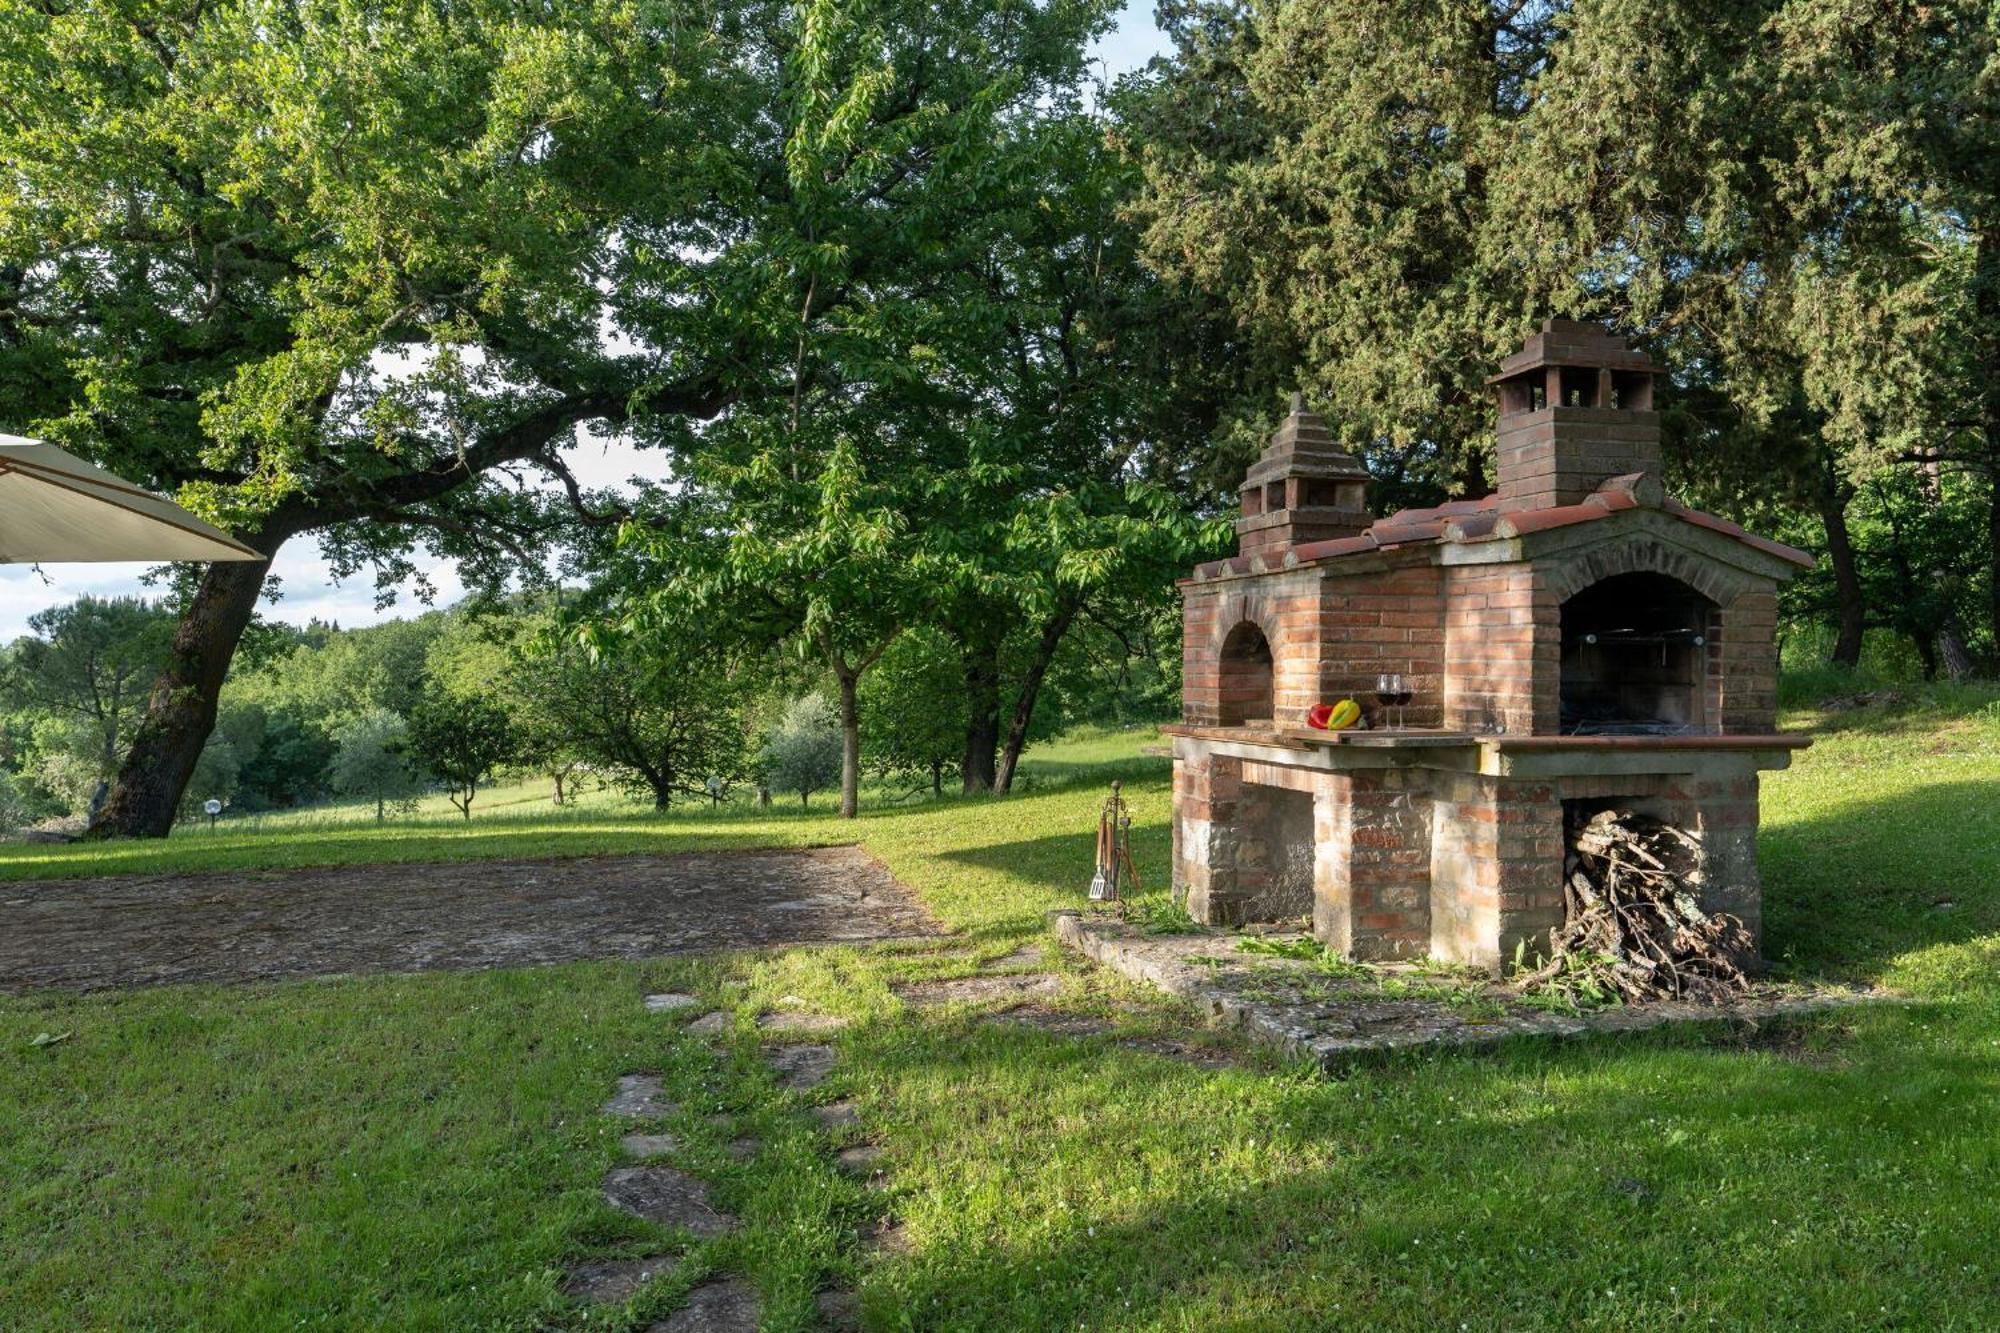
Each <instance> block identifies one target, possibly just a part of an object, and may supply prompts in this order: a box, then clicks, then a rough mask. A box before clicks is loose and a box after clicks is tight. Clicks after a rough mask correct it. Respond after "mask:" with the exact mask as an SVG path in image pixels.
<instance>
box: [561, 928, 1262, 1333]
mask: <svg viewBox="0 0 2000 1333" xmlns="http://www.w3.org/2000/svg"><path fill="white" fill-rule="evenodd" d="M1042 962H1043V951H1042V950H1041V949H1040V948H1039V947H1027V948H1022V949H1017V950H1015V951H1014V952H1012V953H1010V954H1008V955H1006V956H1005V957H1003V958H998V959H993V960H991V961H989V962H987V963H986V964H984V965H983V966H982V968H981V970H980V971H979V973H978V974H977V975H974V976H970V977H958V978H952V979H949V980H944V981H931V982H919V983H913V984H910V985H904V986H899V987H897V988H896V993H897V994H899V995H900V996H902V998H903V999H904V1000H905V1001H906V1002H908V1003H910V1004H913V1005H918V1006H932V1005H944V1004H957V1003H973V1004H990V1005H993V1006H996V1007H997V1010H998V1011H997V1012H988V1013H987V1014H986V1015H985V1021H987V1022H994V1023H1007V1024H1014V1025H1018V1026H1026V1027H1033V1028H1035V1029H1037V1030H1038V1031H1042V1032H1046V1033H1049V1034H1051V1035H1054V1036H1061V1037H1103V1036H1107V1035H1112V1034H1114V1033H1115V1028H1114V1027H1113V1025H1112V1024H1111V1023H1109V1022H1107V1021H1106V1020H1104V1019H1102V1018H1099V1017H1097V1016H1094V1015H1090V1014H1078V1013H1073V1012H1068V1011H1065V1010H1061V1009H1057V1008H1054V1007H1052V1006H1049V1005H1047V1004H1044V1003H1041V1001H1042V1000H1043V999H1045V998H1047V997H1050V996H1053V995H1055V994H1056V993H1058V992H1059V991H1060V989H1061V987H1062V977H1061V975H1060V974H1057V973H1053V972H1046V971H1041V970H1038V969H1039V967H1040V965H1041V963H1042ZM644 1003H645V1006H646V1008H647V1010H648V1011H649V1012H652V1013H656V1014H665V1015H680V1014H683V1013H685V1012H687V1011H690V1010H694V1009H697V1008H699V1007H700V1002H699V1001H698V1000H697V998H696V997H694V996H689V995H681V994H679V993H667V994H662V995H649V996H646V997H644ZM805 1003H806V1002H805V1001H804V1000H801V999H798V998H797V997H795V996H786V997H784V998H783V999H781V1000H780V1001H779V1002H778V1004H779V1006H780V1007H778V1008H775V1009H772V1010H769V1011H766V1012H764V1013H760V1014H758V1015H757V1017H756V1020H755V1027H756V1031H757V1034H758V1036H759V1037H760V1038H761V1039H762V1040H763V1041H764V1043H765V1044H764V1047H763V1057H764V1062H765V1064H766V1066H767V1067H768V1068H769V1069H770V1070H771V1073H772V1075H773V1077H774V1079H775V1081H776V1082H777V1084H778V1086H779V1087H780V1088H781V1089H783V1090H785V1091H787V1092H791V1093H799V1094H812V1093H814V1092H815V1091H816V1090H818V1089H820V1088H821V1087H822V1086H823V1085H824V1084H825V1083H826V1082H827V1080H828V1079H829V1078H831V1077H832V1076H833V1074H834V1072H835V1070H836V1069H837V1068H838V1065H839V1060H840V1051H839V1048H838V1047H836V1046H833V1045H831V1044H829V1043H828V1042H826V1041H823V1040H819V1038H823V1037H827V1036H831V1035H833V1034H835V1033H838V1032H840V1031H842V1030H843V1029H845V1028H846V1027H847V1026H848V1020H846V1019H845V1018H842V1017H840V1016H838V1015H833V1014H821V1013H815V1012H813V1011H811V1010H810V1009H808V1008H806V1007H805ZM734 1027H735V1020H734V1018H733V1017H732V1015H731V1013H730V1011H729V1010H727V1009H723V1008H718V1009H714V1010H710V1011H709V1012H707V1013H703V1014H701V1015H699V1016H698V1017H696V1018H694V1019H693V1020H691V1021H689V1022H688V1023H686V1025H685V1028H684V1031H685V1032H686V1033H688V1034H690V1035H693V1036H698V1037H719V1036H722V1035H724V1034H726V1033H727V1032H729V1031H730V1030H731V1029H732V1028H734ZM1114 1039H1115V1040H1118V1041H1119V1042H1121V1043H1122V1044H1125V1045H1130V1046H1134V1047H1137V1048H1140V1049H1146V1050H1151V1051H1155V1052H1157V1053H1160V1054H1167V1055H1172V1056H1175V1057H1176V1058H1180V1059H1186V1060H1191V1061H1194V1062H1197V1063H1215V1062H1220V1061H1226V1060H1227V1056H1226V1055H1222V1054H1219V1053H1216V1052H1210V1051H1202V1050H1200V1049H1199V1048H1196V1047H1192V1046H1185V1047H1184V1046H1181V1045H1180V1044H1178V1043H1171V1042H1165V1041H1160V1040H1156V1039H1147V1038H1137V1037H1116V1036H1114ZM604 1111H605V1114H607V1115H612V1116H619V1117H622V1118H626V1119H631V1120H637V1121H642V1122H643V1121H652V1120H658V1119H661V1118H664V1117H668V1116H673V1115H677V1114H679V1107H678V1106H676V1105H675V1103H674V1102H673V1101H672V1100H671V1099H670V1098H668V1096H667V1095H666V1089H665V1088H664V1086H663V1084H662V1081H661V1079H660V1077H659V1076H658V1075H656V1074H651V1073H646V1072H635V1073H631V1074H626V1075H624V1076H623V1077H621V1078H620V1079H619V1080H618V1083H617V1086H616V1088H615V1089H614V1091H613V1093H612V1096H611V1098H610V1100H609V1101H607V1102H606V1103H605V1105H604ZM803 1111H804V1113H805V1114H806V1115H808V1116H810V1117H811V1118H812V1120H813V1121H814V1122H815V1124H816V1126H817V1128H818V1129H819V1131H820V1133H821V1134H822V1135H823V1136H824V1138H825V1141H826V1143H825V1151H827V1152H828V1153H829V1154H830V1155H831V1157H832V1160H833V1163H834V1165H835V1167H836V1168H837V1169H838V1170H839V1171H840V1172H841V1173H843V1174H844V1175H846V1176H848V1177H850V1178H851V1179H855V1180H857V1181H859V1182H862V1183H863V1184H865V1185H866V1187H867V1188H868V1189H870V1190H878V1191H879V1190H886V1189H887V1188H888V1186H889V1183H890V1175H889V1171H890V1168H891V1166H892V1162H891V1160H890V1158H889V1157H888V1155H887V1153H886V1152H885V1151H884V1149H883V1147H882V1146H881V1145H880V1144H879V1143H877V1142H875V1141H874V1139H873V1138H872V1137H870V1135H869V1134H868V1132H867V1128H866V1126H865V1124H864V1123H863V1118H862V1116H861V1112H860V1107H859V1106H858V1105H857V1104H856V1103H855V1102H853V1101H850V1100H846V1099H839V1100H835V1101H830V1102H823V1103H820V1104H818V1105H811V1106H807V1107H804V1108H803ZM708 1123H709V1125H710V1126H711V1128H712V1129H713V1130H715V1131H716V1133H717V1135H718V1136H720V1135H721V1134H726V1133H728V1132H729V1131H730V1129H731V1128H732V1127H733V1124H734V1117H732V1116H730V1115H727V1114H716V1115H711V1116H709V1117H708ZM619 1142H620V1146H621V1148H622V1149H623V1151H624V1153H625V1155H626V1156H627V1157H628V1158H630V1159H632V1160H633V1161H634V1163H635V1164H634V1165H630V1166H623V1167H619V1168H616V1169H614V1170H613V1171H611V1172H610V1173H609V1174H608V1175H607V1176H606V1177H605V1180H604V1196H605V1199H606V1200H607V1201H608V1202H609V1203H610V1204H611V1205H612V1206H614V1207H617V1208H620V1209H623V1210H624V1211H626V1212H629V1213H631V1214H633V1215H634V1216H637V1217H642V1218H645V1219H646V1220H648V1221H652V1222H655V1223H658V1224H660V1225H662V1226H666V1227H673V1228H679V1229H681V1230H683V1231H685V1232H686V1233H687V1234H689V1235H690V1236H693V1237H695V1238H698V1239H705V1238H709V1237H714V1236H720V1235H725V1234H728V1233H729V1232H730V1231H732V1230H734V1229H735V1228H736V1226H737V1220H736V1218H734V1217H733V1216H731V1215H729V1214H727V1213H725V1212H723V1211H721V1210H720V1209H718V1208H717V1207H716V1206H715V1204H714V1203H713V1202H712V1200H711V1199H710V1196H709V1190H708V1185H707V1183H706V1182H705V1181H703V1180H702V1179H700V1178H699V1177H697V1176H695V1175H692V1174H690V1173H689V1172H687V1171H684V1170H682V1169H680V1168H679V1167H677V1166H674V1165H672V1164H671V1161H670V1160H663V1159H671V1158H672V1157H673V1156H674V1154H675V1153H677V1152H678V1151H679V1149H680V1143H679V1140H678V1139H677V1138H676V1136H675V1135H673V1134H672V1133H669V1132H667V1131H665V1130H663V1129H659V1128H656V1127H654V1128H646V1129H635V1130H634V1131H633V1132H631V1133H628V1134H626V1135H625V1136H624V1137H623V1138H622V1139H620V1140H619ZM759 1146H760V1145H759V1144H758V1142H757V1140H755V1139H753V1138H748V1137H738V1138H735V1139H732V1140H730V1141H729V1142H728V1144H727V1146H726V1148H725V1150H724V1151H725V1152H727V1153H728V1154H729V1155H730V1156H731V1157H734V1158H736V1159H738V1160H743V1159H746V1158H749V1157H751V1156H754V1155H755V1154H756V1153H757V1152H758V1151H759ZM857 1239H858V1241H859V1242H860V1244H861V1246H862V1248H863V1249H864V1250H865V1251H866V1252H868V1253H870V1254H875V1255H898V1254H905V1253H908V1252H909V1250H910V1249H911V1242H910V1239H909V1235H908V1232H907V1231H906V1230H905V1228H904V1226H903V1224H902V1222H901V1221H900V1220H899V1219H897V1218H895V1217H893V1216H889V1215H886V1214H885V1215H881V1216H878V1217H876V1218H874V1219H873V1220H871V1221H869V1222H867V1223H866V1224H865V1225H863V1226H862V1227H860V1228H859V1230H858V1232H857ZM679 1263H680V1259H679V1258H678V1257H677V1256H673V1255H658V1256H652V1257H649V1258H644V1259H604V1260H593V1261H590V1262H586V1263H580V1264H578V1265H576V1266H575V1267H574V1268H573V1269H572V1270H571V1272H570V1275H569V1280H568V1284H567V1287H566V1289H567V1290H568V1291H569V1293H570V1294H571V1295H572V1296H574V1297H575V1298H577V1299H579V1300H589V1301H600V1302H606V1303H617V1302H622V1301H625V1300H627V1299H629V1298H630V1297H631V1295H632V1294H633V1293H634V1292H635V1291H636V1290H638V1288H639V1286H640V1285H641V1284H642V1283H644V1282H647V1281H650V1280H652V1279H653V1278H655V1277H657V1276H659V1275H662V1274H666V1273H671V1272H673V1271H674V1270H675V1269H676V1267H677V1266H678V1264H679ZM815 1308H816V1310H817V1313H818V1315H819V1322H820V1325H821V1326H822V1327H824V1328H827V1329H836V1330H838V1329H853V1328H858V1327H859V1321H860V1304H859V1301H858V1300H857V1298H856V1297H855V1294H854V1293H853V1292H851V1291H848V1290H845V1289H833V1290H827V1291H822V1292H820V1293H819V1294H818V1295H817V1296H816V1297H815ZM757 1319H758V1304H757V1295H756V1290H755V1288H754V1287H753V1286H752V1285H751V1284H750V1283H749V1282H748V1281H746V1280H744V1279H742V1278H740V1277H726V1278H719V1279H716V1280H712V1281H709V1282H705V1283H703V1284H701V1285H700V1286H697V1287H695V1288H694V1289H693V1290H692V1291H691V1292H689V1294H688V1296H687V1299H686V1301H685V1303H683V1304H682V1306H681V1307H680V1308H679V1309H677V1310H676V1311H675V1312H674V1313H673V1314H671V1315H669V1316H668V1317H667V1318H665V1319H663V1320H659V1321H656V1322H655V1323H653V1324H651V1325H649V1326H648V1328H647V1330H646V1333H697V1331H700V1333H731V1331H732V1330H738V1329H742V1330H752V1329H755V1328H756V1326H757Z"/></svg>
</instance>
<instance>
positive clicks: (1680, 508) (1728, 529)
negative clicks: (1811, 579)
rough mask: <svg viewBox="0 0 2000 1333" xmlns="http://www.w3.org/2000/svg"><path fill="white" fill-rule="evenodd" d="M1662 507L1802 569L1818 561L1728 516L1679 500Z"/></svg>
mask: <svg viewBox="0 0 2000 1333" xmlns="http://www.w3.org/2000/svg"><path fill="white" fill-rule="evenodd" d="M1661 508H1663V509H1665V510H1666V511H1667V512H1668V513H1669V514H1672V515H1673V516H1674V517H1676V518H1684V519H1686V520H1687V521H1688V522H1690V523H1692V524H1694V525H1695V526H1696V527H1700V528H1707V529H1708V530H1709V531H1710V532H1719V533H1721V534H1722V535H1723V536H1725V537H1734V538H1735V539H1736V540H1737V541H1739V542H1742V543H1743V544H1744V545H1745V546H1751V547H1755V548H1756V549H1757V550H1759V551H1762V552H1764V553H1765V554H1766V555H1774V556H1776V557H1778V559H1780V560H1788V561H1790V562H1791V563H1792V564H1795V565H1797V566H1799V567H1800V568H1801V569H1811V568H1812V567H1813V565H1814V564H1815V563H1817V562H1815V561H1814V559H1813V558H1812V556H1811V555H1810V554H1808V553H1807V552H1805V551H1801V550H1800V549H1799V548H1798V547H1796V546H1787V545H1785V544H1784V543H1783V542H1774V541H1772V540H1771V539H1770V538H1769V537H1759V536H1758V535H1757V534H1756V533H1754V532H1750V531H1747V530H1745V529H1743V528H1740V527H1738V526H1737V525H1736V524H1734V523H1731V522H1730V521H1729V520H1728V519H1726V518H1717V517H1716V516H1715V515H1714V514H1704V513H1702V512H1701V510H1699V509H1690V508H1688V507H1687V506H1686V505H1684V504H1682V503H1681V502H1680V501H1679V500H1668V501H1667V502H1666V503H1665V504H1664V505H1662V506H1661Z"/></svg>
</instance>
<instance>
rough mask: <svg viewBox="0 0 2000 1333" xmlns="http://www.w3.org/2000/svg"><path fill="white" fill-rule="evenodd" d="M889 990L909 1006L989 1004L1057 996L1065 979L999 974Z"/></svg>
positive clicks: (1037, 974) (1050, 974) (1045, 974)
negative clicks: (1034, 997) (995, 1001)
mask: <svg viewBox="0 0 2000 1333" xmlns="http://www.w3.org/2000/svg"><path fill="white" fill-rule="evenodd" d="M890 989H891V990H893V991H894V992H895V994H896V995H897V996H898V997H900V998H901V999H902V1000H903V1001H904V1002H905V1003H907V1004H916V1005H934V1004H984V1003H986V1002H987V1001H989V1000H1021V999H1027V998H1029V997H1031V996H1048V995H1054V994H1055V993H1056V992H1057V991H1059V990H1061V989H1062V978H1061V977H1059V976H1057V975H1056V974H1055V973H1053V972H996V973H992V974H990V975H985V976H976V977H952V978H949V979H947V980H944V981H912V982H906V983H904V984H903V985H900V986H893V987H891V988H890Z"/></svg>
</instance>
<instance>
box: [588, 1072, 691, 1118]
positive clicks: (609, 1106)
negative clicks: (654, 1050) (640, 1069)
mask: <svg viewBox="0 0 2000 1333" xmlns="http://www.w3.org/2000/svg"><path fill="white" fill-rule="evenodd" d="M679 1110H680V1108H679V1107H678V1106H676V1105H674V1104H673V1103H672V1102H670V1101H668V1100H667V1094H666V1091H665V1089H663V1088H662V1087H661V1086H660V1076H659V1075H658V1074H626V1075H625V1076H623V1077H622V1078H620V1079H619V1080H618V1088H617V1091H615V1092H613V1093H612V1094H611V1100H610V1101H608V1102H606V1103H604V1114H606V1115H620V1116H624V1117H625V1118H626V1119H627V1120H659V1119H662V1118H664V1117H666V1116H670V1115H673V1114H674V1113H675V1112H677V1111H679Z"/></svg>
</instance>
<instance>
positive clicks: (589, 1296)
mask: <svg viewBox="0 0 2000 1333" xmlns="http://www.w3.org/2000/svg"><path fill="white" fill-rule="evenodd" d="M680 1264H681V1261H680V1260H679V1259H678V1258H676V1257H674V1256H673V1255H670V1254H662V1255H657V1256H655V1257H653V1258H651V1259H600V1260H598V1261H597V1262H595V1263H588V1264H578V1265H577V1266H576V1267H575V1268H572V1269H571V1270H570V1274H569V1281H568V1282H567V1283H565V1284H564V1286H563V1290H564V1291H565V1292H567V1293H568V1294H569V1296H570V1298H571V1299H573V1300H579V1301H591V1302H593V1303H595V1304H598V1305H623V1304H624V1303H625V1302H626V1301H629V1300H631V1299H632V1293H634V1292H636V1291H637V1290H639V1288H640V1286H641V1285H642V1284H644V1283H647V1282H651V1281H652V1280H653V1279H654V1278H656V1277H660V1276H662V1275H664V1274H667V1273H671V1272H673V1271H674V1270H675V1269H676V1268H679V1267H680Z"/></svg>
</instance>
